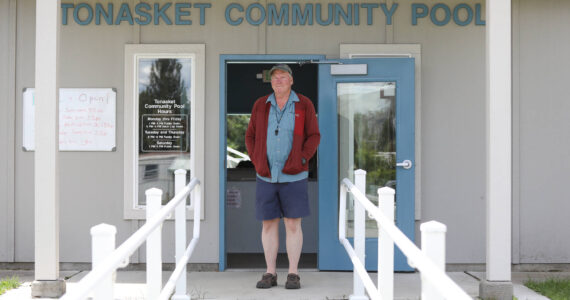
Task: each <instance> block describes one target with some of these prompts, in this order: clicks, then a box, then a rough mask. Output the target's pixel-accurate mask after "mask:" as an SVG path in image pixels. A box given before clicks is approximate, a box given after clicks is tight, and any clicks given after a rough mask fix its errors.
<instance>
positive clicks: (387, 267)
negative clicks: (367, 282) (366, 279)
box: [378, 187, 395, 300]
mask: <svg viewBox="0 0 570 300" xmlns="http://www.w3.org/2000/svg"><path fill="white" fill-rule="evenodd" d="M394 195H395V191H394V189H392V188H389V187H383V188H379V189H378V207H379V208H380V212H381V213H382V214H383V215H384V216H386V218H387V219H388V221H390V222H392V223H393V222H394ZM378 291H379V292H380V295H381V297H380V299H383V300H391V299H394V241H393V240H392V238H391V237H390V236H389V235H388V234H387V233H386V232H383V229H382V228H381V227H380V224H378Z"/></svg>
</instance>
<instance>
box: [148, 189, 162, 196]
mask: <svg viewBox="0 0 570 300" xmlns="http://www.w3.org/2000/svg"><path fill="white" fill-rule="evenodd" d="M144 193H145V195H146V196H147V197H152V196H158V197H161V196H162V190H161V189H157V188H151V189H148V190H146V191H145V192H144Z"/></svg>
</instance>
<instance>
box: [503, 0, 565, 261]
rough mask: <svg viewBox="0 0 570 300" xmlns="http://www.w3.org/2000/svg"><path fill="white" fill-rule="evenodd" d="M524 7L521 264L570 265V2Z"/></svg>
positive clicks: (520, 39) (518, 114) (518, 150)
mask: <svg viewBox="0 0 570 300" xmlns="http://www.w3.org/2000/svg"><path fill="white" fill-rule="evenodd" d="M517 2H519V3H518V9H517V10H515V11H514V12H513V15H514V16H516V19H517V22H516V24H515V27H514V29H515V30H514V34H515V39H514V40H513V42H514V46H515V47H514V49H516V51H515V52H514V56H513V59H514V61H515V64H518V69H515V70H514V72H513V76H514V78H515V80H514V81H513V82H514V84H515V85H514V87H513V91H514V93H513V96H514V99H513V103H514V109H513V112H514V115H515V118H514V119H513V122H514V124H513V125H514V126H513V128H517V129H518V130H516V131H515V132H514V142H515V144H514V145H513V147H514V150H515V152H514V153H515V154H516V156H515V159H516V160H515V163H517V164H518V170H515V172H516V173H515V174H517V173H518V177H515V181H514V183H515V185H514V186H513V192H514V193H513V195H514V196H515V198H514V199H513V200H514V204H515V206H514V211H513V214H514V215H519V219H518V220H517V221H518V228H519V231H518V232H517V233H516V234H517V236H516V237H517V238H518V240H515V241H516V242H518V245H515V246H518V248H519V253H517V254H518V256H519V261H518V262H520V263H570V239H569V238H568V237H569V235H568V228H570V218H568V212H569V211H570V201H569V200H570V190H569V189H568V182H569V178H570V176H569V174H568V171H569V170H570V150H569V149H570V131H569V130H568V128H570V118H568V113H569V112H570V101H568V100H569V97H568V78H569V76H568V70H570V60H569V59H568V53H570V39H568V36H570V2H568V1H555V0H548V1H528V0H520V1H517ZM515 225H517V224H515Z"/></svg>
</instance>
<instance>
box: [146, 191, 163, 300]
mask: <svg viewBox="0 0 570 300" xmlns="http://www.w3.org/2000/svg"><path fill="white" fill-rule="evenodd" d="M161 201H162V191H161V190H160V189H156V188H152V189H148V190H146V219H147V222H148V220H150V219H151V218H152V216H154V215H155V214H156V213H157V212H158V211H159V210H160V207H161ZM161 239H162V231H161V226H159V227H158V228H156V229H155V230H154V232H153V233H151V234H150V235H149V236H148V238H147V239H146V286H147V299H157V298H158V296H159V295H160V290H161V288H162V242H161Z"/></svg>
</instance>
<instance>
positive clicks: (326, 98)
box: [318, 58, 415, 271]
mask: <svg viewBox="0 0 570 300" xmlns="http://www.w3.org/2000/svg"><path fill="white" fill-rule="evenodd" d="M339 62H342V63H343V64H356V63H358V64H366V65H367V68H368V74H367V75H356V76H355V75H350V76H346V75H345V76H333V75H331V73H330V68H331V67H330V65H320V66H319V127H320V128H321V144H320V146H319V252H318V268H319V269H320V270H352V263H351V262H350V259H349V257H348V255H347V253H346V250H345V249H344V247H343V246H342V245H341V244H340V242H339V240H338V211H339V203H338V200H339V188H338V187H339V182H340V180H341V179H342V178H338V177H339V176H338V162H339V154H338V145H339V143H338V112H337V92H336V89H337V83H341V82H367V81H368V82H370V81H376V82H396V95H397V100H396V151H397V152H396V160H397V161H398V162H400V161H403V160H404V159H409V160H411V161H412V163H413V165H415V159H414V158H415V150H414V148H415V147H414V126H415V125H414V123H415V112H414V110H415V100H414V59H413V58H370V59H350V60H339ZM321 162H326V163H322V164H321ZM368 171H370V170H368ZM414 172H415V167H412V168H411V169H409V170H403V169H402V168H396V199H397V204H396V205H397V209H396V219H397V221H396V225H397V226H398V227H399V228H400V229H401V230H402V231H403V232H404V233H405V234H406V236H408V238H410V239H411V240H412V241H413V240H414V203H415V201H414V194H415V192H414ZM377 247H378V239H377V238H367V239H366V269H368V270H376V269H377V268H378V265H377V261H378V252H377V251H378V250H377V249H378V248H377ZM394 254H395V261H394V269H395V270H396V271H413V269H412V268H411V267H410V266H409V265H408V264H407V261H406V259H405V257H404V255H403V254H402V253H401V251H399V249H397V247H396V249H395V251H394Z"/></svg>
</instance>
